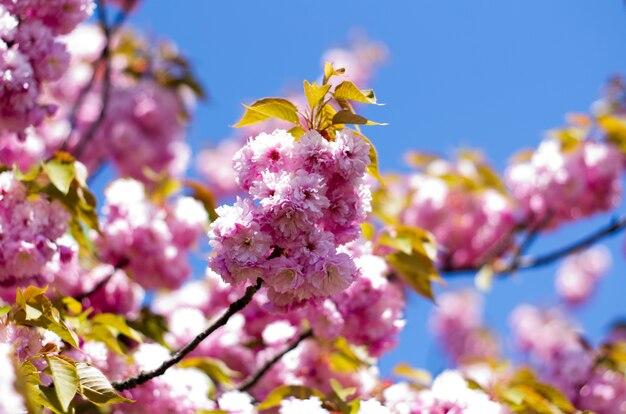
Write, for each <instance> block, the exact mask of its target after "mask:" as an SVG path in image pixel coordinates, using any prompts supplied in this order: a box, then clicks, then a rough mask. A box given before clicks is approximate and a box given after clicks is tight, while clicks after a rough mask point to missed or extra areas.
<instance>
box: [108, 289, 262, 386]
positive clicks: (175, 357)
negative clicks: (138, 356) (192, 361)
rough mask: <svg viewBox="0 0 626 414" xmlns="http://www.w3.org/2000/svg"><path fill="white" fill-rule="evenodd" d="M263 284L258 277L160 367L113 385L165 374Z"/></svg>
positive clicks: (249, 298)
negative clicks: (219, 314)
mask: <svg viewBox="0 0 626 414" xmlns="http://www.w3.org/2000/svg"><path fill="white" fill-rule="evenodd" d="M262 284H263V280H262V279H261V278H258V279H257V280H256V283H255V284H254V285H251V286H248V287H247V288H246V292H245V294H244V295H243V296H242V297H241V298H239V299H237V301H235V302H233V303H231V304H230V306H229V307H228V309H227V310H226V312H224V314H223V315H222V316H220V317H219V319H217V320H216V321H215V322H214V323H213V324H212V325H211V326H209V327H208V328H207V329H205V330H204V331H202V332H201V333H200V334H199V335H198V336H196V337H195V338H194V339H193V340H192V341H191V342H189V343H188V344H187V345H185V346H184V347H182V348H181V349H179V350H178V351H176V352H175V353H174V354H173V355H172V356H171V357H170V358H169V359H167V360H166V361H164V362H163V363H162V364H161V365H160V366H159V367H157V368H155V369H153V370H149V371H142V372H140V373H139V374H138V375H136V376H134V377H131V378H128V379H126V380H124V381H121V382H114V383H113V387H114V388H115V389H116V390H118V391H124V390H129V389H132V388H135V387H136V386H138V385H141V384H143V383H145V382H148V381H150V380H151V379H153V378H156V377H158V376H160V375H163V374H164V373H165V371H167V370H168V369H169V368H170V367H172V366H173V365H175V364H177V363H179V362H180V361H181V360H182V359H183V358H184V357H185V356H186V355H187V354H189V353H190V352H191V351H193V350H194V349H196V347H197V346H198V345H200V343H201V342H202V341H204V340H205V339H206V338H207V337H208V336H209V335H211V334H212V333H213V332H215V331H216V330H217V329H218V328H220V327H222V326H224V325H226V323H228V320H229V319H230V318H231V316H233V315H234V314H236V313H237V312H239V311H240V310H242V309H243V308H245V307H246V306H247V305H248V304H249V303H250V301H251V300H252V297H253V296H254V294H255V293H256V292H258V290H259V289H260V288H261V285H262Z"/></svg>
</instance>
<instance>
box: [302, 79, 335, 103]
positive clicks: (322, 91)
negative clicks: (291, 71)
mask: <svg viewBox="0 0 626 414" xmlns="http://www.w3.org/2000/svg"><path fill="white" fill-rule="evenodd" d="M330 86H331V85H330V84H326V85H322V86H319V85H318V84H317V82H315V81H313V83H312V84H311V83H309V81H306V80H305V81H304V96H306V99H307V101H308V102H309V106H310V107H311V108H315V107H316V106H317V105H318V104H319V103H320V102H321V101H322V99H323V98H324V96H326V94H327V93H328V91H329V90H330Z"/></svg>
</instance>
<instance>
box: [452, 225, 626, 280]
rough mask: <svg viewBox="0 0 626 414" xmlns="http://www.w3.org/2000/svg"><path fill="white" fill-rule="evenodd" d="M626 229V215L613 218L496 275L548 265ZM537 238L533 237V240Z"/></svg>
mask: <svg viewBox="0 0 626 414" xmlns="http://www.w3.org/2000/svg"><path fill="white" fill-rule="evenodd" d="M624 228H626V214H625V215H623V216H620V217H615V218H613V220H611V221H610V222H609V223H608V224H606V225H604V226H602V227H600V228H599V229H596V231H594V232H593V233H591V234H589V235H587V236H585V237H583V238H582V239H580V240H578V241H576V242H574V243H572V244H569V245H567V246H563V247H561V248H558V249H556V250H554V251H551V252H548V253H545V254H542V255H539V256H521V257H518V258H517V259H516V258H515V257H513V259H512V260H511V261H510V262H509V263H508V264H504V265H502V266H496V267H495V268H494V272H495V273H496V274H500V275H506V274H510V273H512V272H515V271H516V270H524V269H534V268H538V267H541V266H545V265H548V264H550V263H553V262H555V261H557V260H559V259H561V258H563V257H565V256H568V255H570V254H572V253H576V252H578V251H580V250H583V249H585V248H587V247H590V246H592V245H593V244H595V243H597V242H598V241H600V240H602V239H604V238H605V237H608V236H612V235H614V234H617V233H619V232H620V231H622V230H623V229H624ZM535 236H536V235H535ZM535 236H533V238H534V237H535ZM477 270H479V268H478V267H464V268H444V269H441V272H442V273H445V274H447V275H449V276H454V275H459V276H460V275H462V274H468V273H471V272H475V271H477Z"/></svg>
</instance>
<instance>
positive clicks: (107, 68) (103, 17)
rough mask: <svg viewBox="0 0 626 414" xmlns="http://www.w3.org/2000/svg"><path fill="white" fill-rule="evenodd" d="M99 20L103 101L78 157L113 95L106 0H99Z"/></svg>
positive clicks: (86, 133) (78, 154)
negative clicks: (101, 37) (101, 46)
mask: <svg viewBox="0 0 626 414" xmlns="http://www.w3.org/2000/svg"><path fill="white" fill-rule="evenodd" d="M97 11H98V20H99V21H100V26H101V27H102V31H103V32H104V38H105V43H104V48H103V49H102V56H101V57H100V59H99V62H98V63H100V61H102V62H104V79H103V80H102V102H101V106H100V113H99V114H98V118H96V120H95V121H94V122H92V123H91V125H89V129H87V132H85V135H84V136H83V137H82V138H81V139H80V141H79V143H78V145H77V146H76V148H75V149H74V151H73V153H74V156H75V157H76V158H79V157H80V156H81V155H82V153H83V151H84V150H85V147H86V146H87V144H88V143H89V142H90V141H91V140H92V138H93V136H94V134H95V133H96V131H97V130H98V128H99V127H100V125H101V124H102V122H103V121H104V119H105V117H106V112H107V107H108V106H109V97H110V95H111V36H112V31H111V27H109V24H108V22H107V14H106V8H105V6H104V0H98V7H97ZM94 76H95V68H94Z"/></svg>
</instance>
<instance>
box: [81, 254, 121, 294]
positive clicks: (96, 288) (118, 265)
mask: <svg viewBox="0 0 626 414" xmlns="http://www.w3.org/2000/svg"><path fill="white" fill-rule="evenodd" d="M128 263H129V261H128V259H126V258H124V259H122V260H120V261H119V262H117V263H116V264H115V266H114V267H113V270H111V273H109V274H108V275H106V276H105V277H104V278H102V280H101V281H99V282H98V283H96V284H95V286H94V287H92V288H91V289H89V290H88V291H86V292H83V293H81V294H79V295H77V296H74V299H76V300H77V301H79V302H81V301H82V300H83V299H87V298H88V297H90V296H91V295H93V294H94V293H96V292H98V291H99V290H100V289H102V288H103V287H104V286H105V285H106V284H107V283H109V280H111V278H112V277H113V275H114V274H115V272H117V271H118V270H120V269H123V268H124V267H126V266H128Z"/></svg>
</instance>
